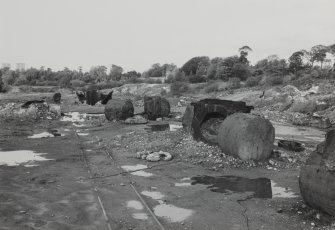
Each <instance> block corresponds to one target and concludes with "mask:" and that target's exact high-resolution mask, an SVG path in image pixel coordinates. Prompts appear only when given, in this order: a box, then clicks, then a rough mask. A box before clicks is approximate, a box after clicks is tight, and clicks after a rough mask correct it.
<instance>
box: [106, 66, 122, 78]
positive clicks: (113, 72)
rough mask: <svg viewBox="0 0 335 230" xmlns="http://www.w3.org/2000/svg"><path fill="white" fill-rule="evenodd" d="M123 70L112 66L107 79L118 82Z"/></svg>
mask: <svg viewBox="0 0 335 230" xmlns="http://www.w3.org/2000/svg"><path fill="white" fill-rule="evenodd" d="M122 72H123V68H122V67H121V66H117V65H112V68H111V70H110V73H109V78H110V79H112V80H113V81H120V79H121V76H122Z"/></svg>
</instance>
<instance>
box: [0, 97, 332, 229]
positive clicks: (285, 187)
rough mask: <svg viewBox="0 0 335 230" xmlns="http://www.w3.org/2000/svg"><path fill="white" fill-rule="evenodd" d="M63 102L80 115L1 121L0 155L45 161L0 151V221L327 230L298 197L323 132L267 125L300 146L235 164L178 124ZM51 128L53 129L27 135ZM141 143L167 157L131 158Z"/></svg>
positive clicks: (28, 225) (50, 225)
mask: <svg viewBox="0 0 335 230" xmlns="http://www.w3.org/2000/svg"><path fill="white" fill-rule="evenodd" d="M6 100H9V98H8V97H7V98H6ZM139 105H140V103H139ZM62 106H63V107H65V108H66V109H67V111H66V112H71V111H80V112H81V113H80V114H79V119H77V120H74V119H72V118H75V115H76V114H73V113H68V114H67V115H68V117H67V118H68V119H63V121H62V120H60V121H59V120H44V121H39V122H28V121H25V120H21V121H20V120H10V119H9V120H2V121H1V129H0V151H1V152H0V157H1V156H2V155H1V154H3V155H4V154H7V155H8V154H9V153H10V154H13V155H12V156H13V158H15V157H16V156H17V155H16V154H18V152H17V151H19V153H22V151H20V150H25V151H26V152H27V151H33V152H34V153H35V154H37V155H38V156H39V157H41V158H40V160H42V159H44V160H43V161H34V162H31V161H30V162H29V161H26V162H21V163H19V162H14V163H13V165H12V166H9V165H8V164H7V165H5V164H3V163H1V162H2V160H1V158H0V229H20V230H21V229H59V230H63V229H113V230H114V229H199V230H203V229H311V228H314V229H333V227H332V223H333V218H331V217H330V216H328V215H326V214H324V213H320V212H319V211H316V210H313V209H310V208H309V207H308V206H306V205H305V204H304V203H303V202H302V199H301V196H300V192H299V185H298V176H299V168H300V166H301V165H302V164H303V163H304V160H305V159H306V157H307V156H308V155H309V153H310V152H311V151H312V150H313V148H315V146H316V144H317V143H319V142H320V141H322V138H323V135H324V133H323V132H322V131H319V130H315V129H310V128H296V127H292V126H289V125H287V124H286V125H285V124H280V123H274V125H275V127H276V130H278V132H277V138H285V137H287V138H288V139H293V138H295V139H299V140H300V141H302V142H304V143H305V144H306V147H307V148H306V150H305V151H303V152H301V153H294V152H288V151H286V152H285V150H283V149H278V148H277V149H278V151H281V152H282V153H285V154H282V155H285V157H275V156H274V157H273V158H271V159H270V160H268V161H266V162H241V161H238V160H236V159H234V158H232V157H229V156H226V155H224V154H223V153H221V152H220V150H219V149H218V148H217V147H215V146H208V145H206V144H204V143H202V142H196V141H194V140H193V139H192V138H191V137H190V136H189V134H187V133H185V132H184V131H183V130H182V129H175V130H173V129H172V130H171V129H170V128H168V129H166V130H162V131H153V130H152V129H151V127H150V126H149V125H152V124H159V123H162V122H150V123H149V124H144V125H125V124H122V123H120V122H108V121H106V120H105V119H104V117H103V115H102V116H97V115H95V116H90V115H86V116H85V115H84V113H85V112H92V111H93V110H94V111H95V112H96V113H101V112H102V111H103V109H101V106H97V108H98V109H92V107H88V106H87V107H85V106H69V105H62ZM183 109H185V107H184V106H183V107H177V106H173V107H172V111H173V114H174V117H173V118H170V119H166V120H163V123H170V124H174V125H177V126H178V125H180V118H178V115H180V114H181V113H182V111H183ZM140 110H141V108H140V107H138V108H137V111H140ZM77 115H78V114H77ZM176 116H177V118H176ZM64 120H67V121H64ZM52 130H57V133H59V134H61V135H60V136H59V135H56V136H55V137H53V136H51V137H46V138H31V137H32V136H33V135H34V134H40V133H43V132H49V133H54V132H52ZM143 150H148V151H160V150H162V151H166V152H169V153H171V154H172V155H173V159H172V160H171V161H160V162H147V161H145V160H142V159H137V158H136V153H137V152H140V151H143ZM10 151H13V152H10ZM15 151H16V152H15ZM23 152H24V151H23ZM37 155H35V157H36V156H37ZM14 156H15V157H14ZM36 159H38V158H36Z"/></svg>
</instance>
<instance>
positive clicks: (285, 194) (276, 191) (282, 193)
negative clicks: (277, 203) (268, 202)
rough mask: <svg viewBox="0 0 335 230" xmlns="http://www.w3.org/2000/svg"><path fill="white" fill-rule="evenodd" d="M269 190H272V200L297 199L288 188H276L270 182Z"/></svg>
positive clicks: (275, 185) (273, 183)
mask: <svg viewBox="0 0 335 230" xmlns="http://www.w3.org/2000/svg"><path fill="white" fill-rule="evenodd" d="M271 188H272V197H274V198H294V197H297V195H296V194H294V192H292V191H291V190H290V189H288V188H283V187H279V186H277V184H276V183H275V182H274V181H271Z"/></svg>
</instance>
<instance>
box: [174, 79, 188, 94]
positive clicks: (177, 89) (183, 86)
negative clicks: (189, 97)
mask: <svg viewBox="0 0 335 230" xmlns="http://www.w3.org/2000/svg"><path fill="white" fill-rule="evenodd" d="M188 90H189V87H188V84H187V83H185V82H179V81H176V82H174V83H172V84H171V93H172V95H178V96H180V95H182V94H183V93H186V92H188Z"/></svg>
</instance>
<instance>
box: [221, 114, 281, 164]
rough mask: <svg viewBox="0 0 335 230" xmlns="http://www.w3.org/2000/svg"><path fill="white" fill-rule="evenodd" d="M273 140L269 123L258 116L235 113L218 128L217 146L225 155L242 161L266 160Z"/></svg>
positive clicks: (273, 132)
mask: <svg viewBox="0 0 335 230" xmlns="http://www.w3.org/2000/svg"><path fill="white" fill-rule="evenodd" d="M274 139H275V129H274V127H273V126H272V124H271V122H270V121H269V120H267V119H264V118H262V117H260V116H257V115H253V114H245V113H236V114H233V115H231V116H229V117H227V118H226V119H225V120H224V121H223V122H222V124H221V125H220V127H219V133H218V144H219V146H220V148H221V150H222V151H223V152H224V153H225V154H229V155H232V156H234V157H238V158H240V159H242V160H264V159H267V158H268V157H269V156H270V154H271V152H272V150H273V143H274Z"/></svg>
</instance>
